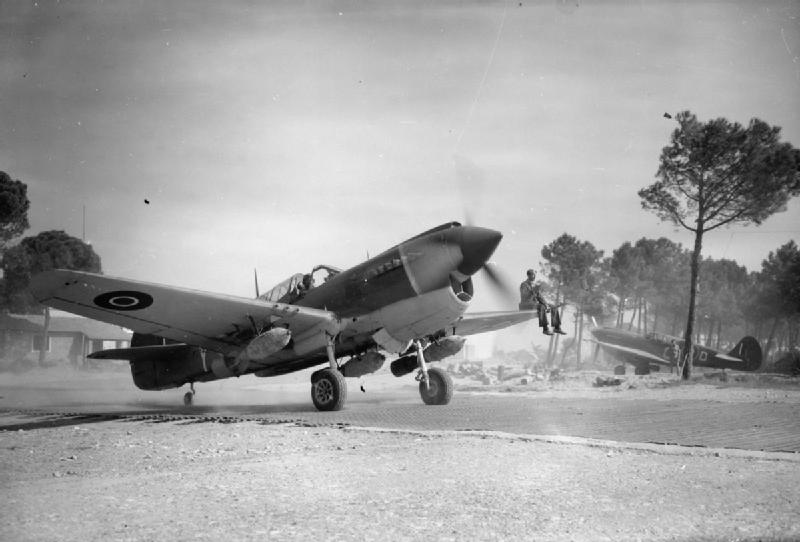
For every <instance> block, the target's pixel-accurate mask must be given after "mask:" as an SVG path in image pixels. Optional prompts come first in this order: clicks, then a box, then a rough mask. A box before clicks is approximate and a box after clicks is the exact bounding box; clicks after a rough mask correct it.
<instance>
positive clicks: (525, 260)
mask: <svg viewBox="0 0 800 542" xmlns="http://www.w3.org/2000/svg"><path fill="white" fill-rule="evenodd" d="M799 17H800V3H798V2H647V1H641V2H634V1H631V2H625V1H609V2H591V3H586V2H579V1H577V0H572V1H571V2H566V1H557V2H554V1H548V2H530V1H522V2H519V1H515V2H503V1H480V2H468V1H465V2H448V1H436V2H433V1H416V2H415V1H410V2H392V3H389V2H363V1H342V2H336V1H330V2H295V1H287V2H280V1H277V2H255V1H228V2H224V3H223V2H205V3H201V2H194V1H188V0H176V1H170V2H158V3H157V2H148V1H144V0H142V1H125V2H123V1H105V2H103V1H81V0H72V1H69V2H48V1H39V2H31V1H12V2H2V3H0V119H2V123H0V170H3V171H6V172H7V173H9V175H11V177H12V178H14V179H19V180H21V181H23V182H25V183H26V184H27V185H28V196H29V198H30V200H31V209H30V213H29V217H30V223H31V229H30V230H29V231H28V232H26V234H27V235H33V234H36V233H38V232H40V231H45V230H50V229H58V230H65V231H67V233H69V234H71V235H74V236H76V237H81V236H82V235H83V230H84V224H85V239H86V240H87V241H88V242H90V243H91V244H92V246H93V247H94V249H95V251H96V252H97V253H98V254H99V255H100V256H101V258H102V263H103V270H104V272H105V273H106V274H108V275H114V276H122V277H128V278H133V279H137V280H144V281H152V282H158V283H164V284H172V285H177V286H185V287H189V288H196V289H201V290H207V291H213V292H220V293H228V294H234V295H242V296H252V295H253V269H254V268H255V269H257V270H258V273H259V280H260V282H261V288H262V291H264V290H265V289H267V288H269V287H270V286H271V285H273V284H276V283H277V282H279V281H281V280H283V279H284V278H286V277H288V276H289V275H291V274H293V273H297V272H303V271H307V270H309V269H310V268H311V267H312V266H313V265H315V264H319V263H327V264H331V265H334V266H337V267H341V268H346V267H350V266H352V265H355V264H357V263H359V262H360V261H362V260H363V259H364V258H366V256H367V255H368V254H369V255H375V254H377V253H379V252H380V251H382V250H384V249H386V248H388V247H390V246H392V245H394V244H396V243H398V242H400V241H402V240H404V239H406V238H408V237H411V236H413V235H415V234H417V233H419V232H421V231H423V230H425V229H428V228H430V227H433V226H436V225H438V224H441V223H444V222H448V221H451V220H460V221H463V220H464V219H465V217H467V218H468V219H469V220H470V221H471V222H472V223H475V224H477V225H481V226H486V227H490V228H494V229H497V230H499V231H501V232H503V234H504V239H503V242H502V243H501V245H500V247H499V248H498V250H497V251H496V253H495V255H494V257H493V261H494V262H495V263H496V264H497V266H498V267H499V268H500V269H501V270H502V271H503V273H505V275H506V276H508V277H509V278H511V279H512V280H513V281H514V282H515V283H516V281H517V280H519V281H521V280H523V279H524V270H525V269H527V268H529V267H534V268H537V267H538V266H539V264H540V263H541V262H542V258H541V248H542V246H543V245H545V244H547V243H549V242H551V241H552V240H554V239H555V238H557V237H558V236H559V235H561V234H562V233H565V232H567V233H569V234H571V235H574V236H576V237H578V238H579V239H580V240H585V241H590V242H592V243H593V244H594V245H595V246H596V247H597V248H599V249H602V250H604V251H605V254H606V255H610V254H611V252H612V251H613V250H614V249H615V248H617V247H619V246H620V245H621V244H622V243H624V242H625V241H635V240H636V239H639V238H641V237H651V238H657V237H661V236H666V237H669V238H670V239H673V240H674V241H677V242H681V243H683V244H684V245H685V246H687V247H690V246H691V245H692V237H691V236H690V234H689V233H688V232H685V231H683V230H679V229H677V228H676V227H675V226H673V225H672V224H670V223H665V222H661V221H660V220H659V219H658V218H657V217H656V216H655V215H654V214H652V213H651V212H648V211H645V210H643V209H642V208H641V204H640V199H639V197H638V195H637V192H638V191H639V190H640V189H641V188H644V187H646V186H647V185H649V184H651V183H653V182H654V181H655V172H656V170H657V168H658V158H659V154H660V151H661V149H662V148H663V147H664V146H665V145H667V143H668V141H669V136H670V133H671V131H672V130H673V129H674V128H675V127H676V123H675V121H674V120H670V119H667V118H665V117H664V115H663V114H664V113H665V112H668V113H670V114H672V115H674V114H675V113H677V112H678V111H681V110H685V109H688V110H691V111H692V112H694V113H695V114H696V115H697V116H698V117H699V118H700V120H702V121H705V120H709V119H712V118H717V117H725V118H727V119H729V120H731V121H737V122H740V123H745V124H746V123H747V122H748V121H749V120H750V119H751V118H753V117H758V118H761V119H762V120H764V121H766V122H768V123H770V124H773V125H777V126H780V127H782V138H783V140H784V141H788V142H790V143H792V144H793V145H795V146H800V60H798V58H799V57H800V18H799ZM145 200H147V201H149V204H147V203H145ZM84 208H85V223H84V220H83V215H84V212H83V210H84ZM798 234H800V201H797V200H794V201H792V202H791V203H790V204H789V206H788V208H787V210H786V211H785V212H783V213H780V214H777V215H775V216H773V217H771V218H770V219H768V220H767V221H765V222H764V223H763V224H762V225H761V226H759V227H755V226H734V227H732V228H729V229H720V230H717V231H715V232H712V233H709V234H707V236H706V237H705V246H704V252H703V253H704V255H705V256H710V257H714V258H729V259H735V260H736V261H738V262H739V263H740V264H743V265H745V266H746V267H747V268H748V269H750V270H758V269H759V268H760V265H761V261H762V260H763V259H764V258H766V257H767V255H768V253H769V252H770V251H771V250H775V249H777V248H778V247H780V246H781V245H783V244H784V243H786V242H787V241H789V240H790V239H795V240H796V239H797V238H798ZM476 291H477V295H476V300H475V303H474V306H475V307H476V308H478V309H484V310H488V309H500V308H505V307H504V306H503V303H502V301H501V300H500V298H495V297H494V296H493V294H491V292H490V291H489V290H488V288H487V287H486V284H485V283H483V281H482V279H480V278H478V279H476Z"/></svg>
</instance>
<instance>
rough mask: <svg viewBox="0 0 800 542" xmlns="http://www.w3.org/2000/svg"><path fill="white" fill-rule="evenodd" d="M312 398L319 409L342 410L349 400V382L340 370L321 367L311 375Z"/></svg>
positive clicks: (326, 410)
mask: <svg viewBox="0 0 800 542" xmlns="http://www.w3.org/2000/svg"><path fill="white" fill-rule="evenodd" d="M311 400H312V401H313V402H314V406H315V407H317V410H320V411H322V412H329V411H334V410H342V408H343V407H344V403H345V401H346V400H347V383H346V382H345V381H344V376H343V375H342V373H340V372H339V371H334V370H332V369H330V368H327V369H321V370H319V371H316V372H315V373H314V374H312V375H311Z"/></svg>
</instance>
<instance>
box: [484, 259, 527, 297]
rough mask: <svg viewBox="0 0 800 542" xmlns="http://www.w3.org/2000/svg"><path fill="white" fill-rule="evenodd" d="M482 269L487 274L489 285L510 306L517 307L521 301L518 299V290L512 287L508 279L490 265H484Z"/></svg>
mask: <svg viewBox="0 0 800 542" xmlns="http://www.w3.org/2000/svg"><path fill="white" fill-rule="evenodd" d="M481 269H483V271H484V273H485V274H486V278H487V279H488V281H489V284H491V285H492V287H493V288H494V289H495V291H496V292H497V293H499V294H500V296H501V297H502V298H503V300H504V301H506V302H508V303H509V304H510V305H516V304H517V301H519V300H518V299H517V290H516V288H514V287H513V286H512V285H511V283H510V282H509V281H508V279H507V278H505V277H504V276H503V275H502V274H501V273H500V272H499V271H498V270H497V269H496V268H495V267H494V266H493V265H491V264H489V263H485V264H483V267H481Z"/></svg>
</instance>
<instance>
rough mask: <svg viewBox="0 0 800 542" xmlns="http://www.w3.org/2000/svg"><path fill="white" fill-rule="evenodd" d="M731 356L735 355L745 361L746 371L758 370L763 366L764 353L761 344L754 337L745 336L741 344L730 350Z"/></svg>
mask: <svg viewBox="0 0 800 542" xmlns="http://www.w3.org/2000/svg"><path fill="white" fill-rule="evenodd" d="M728 355H729V356H734V357H737V358H739V359H741V360H742V361H744V363H745V369H744V370H745V371H757V370H758V369H759V367H761V361H762V357H763V354H762V353H761V345H760V344H758V341H757V340H756V339H755V338H754V337H749V336H748V337H744V338H743V339H742V340H741V341H739V344H737V345H736V346H734V347H733V350H731V351H730V352H728Z"/></svg>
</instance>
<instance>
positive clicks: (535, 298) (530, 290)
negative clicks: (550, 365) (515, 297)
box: [519, 269, 567, 335]
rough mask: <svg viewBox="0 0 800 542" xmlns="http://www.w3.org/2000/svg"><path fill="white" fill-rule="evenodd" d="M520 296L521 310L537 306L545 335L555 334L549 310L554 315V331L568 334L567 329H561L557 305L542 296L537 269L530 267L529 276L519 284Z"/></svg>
mask: <svg viewBox="0 0 800 542" xmlns="http://www.w3.org/2000/svg"><path fill="white" fill-rule="evenodd" d="M519 297H520V301H519V310H533V309H534V308H535V309H536V312H537V314H538V316H539V325H540V326H541V328H542V332H543V333H544V334H545V335H552V334H553V332H552V331H550V328H549V327H548V323H547V313H548V312H549V313H550V314H551V315H552V319H553V331H555V332H556V333H560V334H561V335H566V334H567V332H566V331H562V330H561V316H560V315H559V314H558V310H557V309H556V307H555V305H552V304H550V303H548V302H547V301H546V300H545V299H544V297H542V291H541V285H540V284H537V283H536V271H534V270H533V269H528V278H527V279H526V280H525V281H524V282H523V283H522V284H520V285H519Z"/></svg>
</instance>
